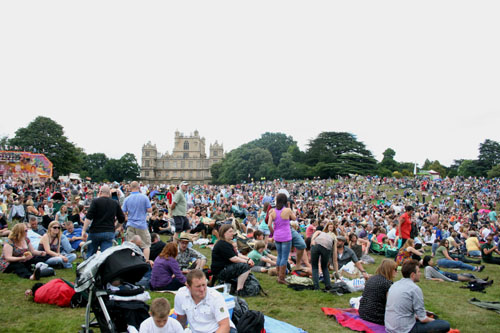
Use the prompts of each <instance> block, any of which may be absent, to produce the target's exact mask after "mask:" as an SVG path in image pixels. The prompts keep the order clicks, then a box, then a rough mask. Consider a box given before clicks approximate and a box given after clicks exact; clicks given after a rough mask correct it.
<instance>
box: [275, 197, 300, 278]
mask: <svg viewBox="0 0 500 333" xmlns="http://www.w3.org/2000/svg"><path fill="white" fill-rule="evenodd" d="M287 202H288V198H287V196H286V194H285V193H279V194H278V195H277V196H276V208H274V209H273V210H272V211H271V212H270V214H269V221H270V223H269V224H270V225H271V227H270V229H271V231H272V232H273V233H274V236H273V237H274V242H275V243H276V249H277V250H278V259H277V260H276V265H277V270H278V280H277V281H278V283H281V284H287V283H286V281H285V276H286V264H287V262H288V255H289V254H290V249H291V247H292V231H291V229H290V220H293V221H295V220H296V219H297V217H296V216H295V213H294V212H293V211H292V210H291V209H290V208H288V207H287Z"/></svg>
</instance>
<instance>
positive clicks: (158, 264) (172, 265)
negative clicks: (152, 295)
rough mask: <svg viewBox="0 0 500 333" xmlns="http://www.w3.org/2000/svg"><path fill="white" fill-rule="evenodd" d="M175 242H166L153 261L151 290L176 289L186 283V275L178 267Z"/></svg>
mask: <svg viewBox="0 0 500 333" xmlns="http://www.w3.org/2000/svg"><path fill="white" fill-rule="evenodd" d="M177 252H178V251H177V244H176V243H174V242H171V243H168V244H167V245H166V246H165V247H164V248H163V250H162V251H161V253H160V254H159V255H158V257H157V258H156V259H155V261H154V265H153V270H152V272H151V281H150V283H151V289H152V290H178V289H179V288H181V287H182V286H184V285H185V283H186V277H185V276H184V274H182V272H181V269H180V268H179V263H178V262H177V261H176V260H175V257H177Z"/></svg>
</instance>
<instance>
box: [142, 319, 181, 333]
mask: <svg viewBox="0 0 500 333" xmlns="http://www.w3.org/2000/svg"><path fill="white" fill-rule="evenodd" d="M183 332H184V330H183V329H182V325H181V324H180V323H179V322H178V321H177V320H175V319H174V318H168V320H167V323H166V324H165V326H163V327H158V326H156V324H155V322H154V320H153V317H149V318H148V319H146V320H144V321H143V322H142V324H141V327H140V328H139V333H183Z"/></svg>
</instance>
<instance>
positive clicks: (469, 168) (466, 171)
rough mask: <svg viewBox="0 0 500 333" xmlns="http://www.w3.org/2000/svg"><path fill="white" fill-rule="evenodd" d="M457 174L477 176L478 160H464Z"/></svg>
mask: <svg viewBox="0 0 500 333" xmlns="http://www.w3.org/2000/svg"><path fill="white" fill-rule="evenodd" d="M457 174H458V175H459V176H462V177H477V176H478V175H479V168H478V161H477V160H463V161H462V163H460V166H459V167H458V171H457Z"/></svg>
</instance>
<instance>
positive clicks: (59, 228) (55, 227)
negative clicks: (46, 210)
mask: <svg viewBox="0 0 500 333" xmlns="http://www.w3.org/2000/svg"><path fill="white" fill-rule="evenodd" d="M52 229H61V227H52Z"/></svg>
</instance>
